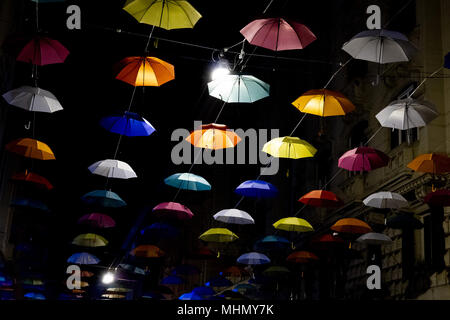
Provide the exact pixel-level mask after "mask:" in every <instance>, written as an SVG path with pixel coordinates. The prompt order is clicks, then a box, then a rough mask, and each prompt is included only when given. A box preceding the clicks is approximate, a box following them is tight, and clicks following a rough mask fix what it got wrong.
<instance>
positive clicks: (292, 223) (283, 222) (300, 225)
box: [273, 217, 314, 232]
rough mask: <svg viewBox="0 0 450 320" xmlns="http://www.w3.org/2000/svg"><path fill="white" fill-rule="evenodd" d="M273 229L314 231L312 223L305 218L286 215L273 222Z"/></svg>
mask: <svg viewBox="0 0 450 320" xmlns="http://www.w3.org/2000/svg"><path fill="white" fill-rule="evenodd" d="M273 226H274V227H275V229H279V230H284V231H291V232H310V231H314V228H313V227H312V225H310V224H309V222H308V221H306V220H305V219H301V218H297V217H288V218H283V219H280V220H278V221H277V222H275V223H274V224H273Z"/></svg>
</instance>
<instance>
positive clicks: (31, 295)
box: [24, 292, 46, 300]
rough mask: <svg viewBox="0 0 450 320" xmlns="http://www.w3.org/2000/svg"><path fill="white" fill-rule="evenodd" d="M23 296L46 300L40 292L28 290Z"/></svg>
mask: <svg viewBox="0 0 450 320" xmlns="http://www.w3.org/2000/svg"><path fill="white" fill-rule="evenodd" d="M24 297H25V298H27V299H30V300H46V298H45V296H44V295H43V294H42V293H36V292H28V293H26V294H25V295H24Z"/></svg>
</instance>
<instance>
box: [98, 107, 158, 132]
mask: <svg viewBox="0 0 450 320" xmlns="http://www.w3.org/2000/svg"><path fill="white" fill-rule="evenodd" d="M100 125H101V126H102V127H103V128H105V129H106V130H108V131H110V132H113V133H118V134H121V135H124V136H127V137H146V136H149V135H151V134H152V133H153V132H155V128H153V126H152V125H151V124H150V122H148V121H147V120H146V119H144V118H143V117H141V116H140V115H138V114H137V113H133V112H129V111H125V112H124V113H123V114H118V115H112V116H109V117H105V118H102V119H101V120H100Z"/></svg>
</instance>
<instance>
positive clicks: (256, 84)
mask: <svg viewBox="0 0 450 320" xmlns="http://www.w3.org/2000/svg"><path fill="white" fill-rule="evenodd" d="M208 90H209V95H210V96H213V97H215V98H218V99H220V100H222V101H225V102H228V103H232V102H235V103H252V102H255V101H257V100H260V99H262V98H265V97H268V96H269V90H270V86H269V85H268V84H267V83H265V82H264V81H261V80H259V79H258V78H255V77H254V76H250V75H225V76H222V77H220V78H219V79H217V80H213V81H211V82H209V83H208Z"/></svg>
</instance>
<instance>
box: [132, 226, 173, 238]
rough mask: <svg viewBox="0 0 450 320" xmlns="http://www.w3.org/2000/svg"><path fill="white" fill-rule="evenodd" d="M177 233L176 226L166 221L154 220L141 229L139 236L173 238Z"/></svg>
mask: <svg viewBox="0 0 450 320" xmlns="http://www.w3.org/2000/svg"><path fill="white" fill-rule="evenodd" d="M178 234H179V231H178V229H177V228H175V227H173V226H171V225H170V224H167V223H161V222H156V223H153V224H152V225H150V226H147V227H145V228H144V229H142V230H141V237H142V238H144V239H148V238H150V239H154V238H175V237H177V236H178Z"/></svg>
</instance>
